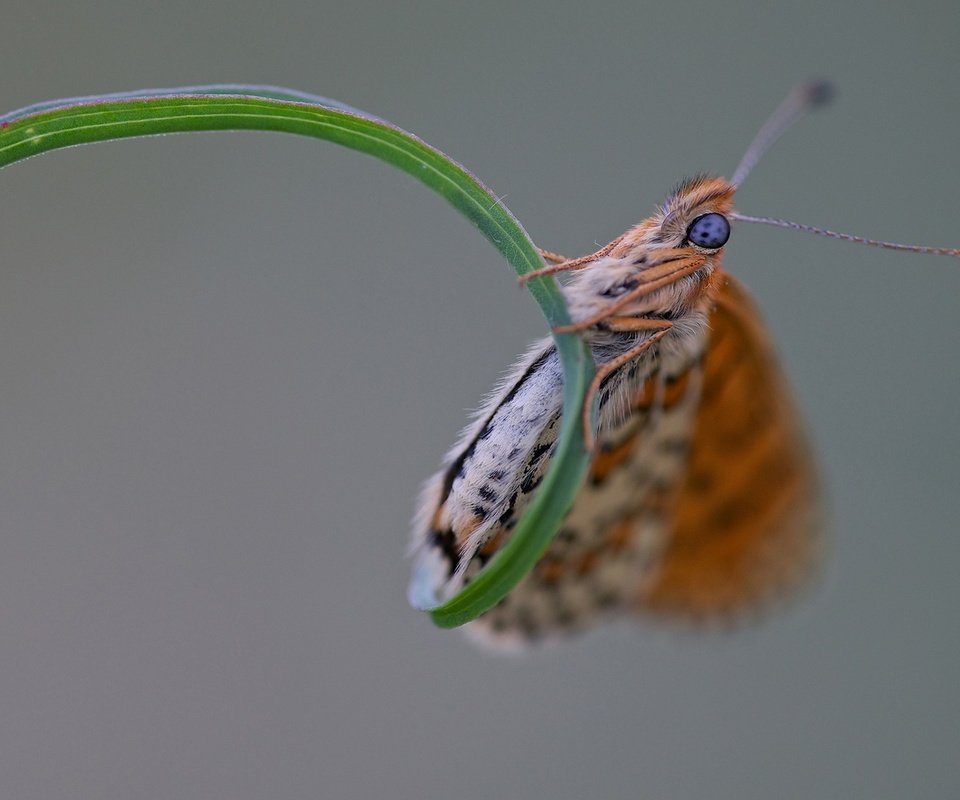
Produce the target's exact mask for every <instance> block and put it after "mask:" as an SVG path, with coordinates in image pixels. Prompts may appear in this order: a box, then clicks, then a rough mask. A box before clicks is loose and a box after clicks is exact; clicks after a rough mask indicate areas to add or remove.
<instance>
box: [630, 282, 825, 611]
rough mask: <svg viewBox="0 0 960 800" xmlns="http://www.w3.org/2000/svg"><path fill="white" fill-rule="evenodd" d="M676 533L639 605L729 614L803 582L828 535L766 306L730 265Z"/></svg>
mask: <svg viewBox="0 0 960 800" xmlns="http://www.w3.org/2000/svg"><path fill="white" fill-rule="evenodd" d="M675 502H676V504H675V511H674V515H673V518H672V524H671V526H670V532H669V535H668V536H667V538H666V543H665V546H664V549H663V552H662V554H661V557H660V561H659V564H658V566H657V568H656V569H655V570H654V571H652V572H651V573H650V574H649V576H648V577H647V579H646V580H644V582H643V584H642V586H641V591H640V596H639V606H640V608H641V609H642V610H645V611H649V612H654V613H657V614H667V615H674V616H680V617H684V618H689V619H710V618H731V617H733V616H735V615H737V614H740V613H743V612H747V611H750V610H753V609H756V608H758V607H760V606H762V605H763V604H765V603H767V602H768V601H770V600H773V599H775V598H777V597H778V596H781V595H783V594H784V593H786V592H788V591H790V590H791V589H793V588H795V587H796V586H797V585H798V584H800V583H801V582H802V580H803V578H804V577H806V576H807V575H808V574H809V573H810V571H811V569H810V568H811V566H812V565H813V564H814V563H815V562H816V560H817V555H818V553H819V549H820V548H819V544H820V514H819V503H818V500H817V482H816V478H815V473H814V469H813V466H812V461H811V458H810V455H809V452H808V450H807V446H806V443H805V440H804V436H803V433H802V430H801V426H800V424H799V422H798V417H797V414H796V411H795V409H794V406H793V404H792V402H791V400H790V394H789V391H788V389H787V387H786V384H785V381H784V379H783V377H782V375H781V374H780V371H779V369H778V366H777V360H776V357H775V355H774V354H773V353H772V351H771V348H770V343H769V337H768V336H767V334H766V332H765V330H764V329H763V326H762V324H761V322H760V317H759V315H758V313H757V310H756V308H755V306H754V304H753V302H752V301H751V300H750V298H749V297H748V295H747V293H746V291H745V290H744V289H743V288H742V287H741V286H740V284H739V283H737V282H736V281H735V280H734V279H733V278H732V277H730V276H728V275H724V276H723V280H722V281H721V282H720V283H719V286H718V288H717V292H716V305H715V307H714V310H713V312H712V314H711V317H710V345H709V348H708V349H707V352H706V355H705V358H704V361H703V389H702V393H701V397H700V403H699V407H698V410H697V414H696V419H695V422H694V430H693V436H692V438H691V447H690V453H689V456H688V461H687V466H686V469H685V471H684V474H683V477H682V480H681V483H680V486H679V491H678V494H677V496H676V501H675Z"/></svg>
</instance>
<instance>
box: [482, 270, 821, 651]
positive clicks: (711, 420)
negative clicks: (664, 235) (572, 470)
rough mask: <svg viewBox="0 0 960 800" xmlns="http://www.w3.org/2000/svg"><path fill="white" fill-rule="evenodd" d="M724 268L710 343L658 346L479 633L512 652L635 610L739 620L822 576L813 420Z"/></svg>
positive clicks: (752, 309) (743, 294) (706, 340)
mask: <svg viewBox="0 0 960 800" xmlns="http://www.w3.org/2000/svg"><path fill="white" fill-rule="evenodd" d="M718 278H719V279H718V280H717V281H716V283H715V285H714V287H713V294H714V299H715V305H714V307H713V310H712V312H711V314H710V316H709V330H708V333H707V334H706V336H705V337H704V339H703V340H702V343H701V344H700V346H699V347H697V346H696V345H694V346H692V347H690V348H688V351H687V352H686V353H685V354H684V355H683V356H682V357H681V358H680V359H679V360H677V359H675V360H674V361H673V363H671V361H670V358H669V356H668V354H664V353H661V354H660V358H659V361H658V363H657V365H656V366H655V367H654V368H653V369H652V371H648V372H647V373H646V374H647V377H646V378H645V380H644V382H643V384H642V387H641V388H640V389H639V391H637V392H635V393H634V394H633V395H632V400H631V402H630V407H629V409H628V413H627V414H626V415H625V419H624V421H623V423H622V424H621V425H620V426H619V427H616V428H615V429H614V430H610V431H607V433H606V434H605V435H604V436H601V438H600V442H601V449H600V451H599V453H598V455H597V456H596V457H595V459H594V461H593V464H592V466H591V474H590V476H589V478H588V480H587V483H586V484H585V485H584V486H583V487H582V488H581V490H580V492H579V494H578V495H577V498H576V500H575V502H574V505H573V508H572V509H571V511H570V514H569V515H568V517H567V519H566V520H565V522H564V525H563V527H562V528H561V530H560V532H559V534H558V536H557V538H556V539H555V540H554V542H553V543H552V544H551V546H550V548H549V549H548V551H547V553H546V555H545V556H544V558H543V559H542V560H541V561H540V562H539V563H538V564H537V566H536V567H535V568H534V570H533V571H532V573H531V574H530V575H529V576H527V577H526V578H525V579H524V580H523V581H522V582H521V583H520V584H519V585H518V586H517V587H516V589H514V591H513V592H511V594H510V595H508V596H507V597H506V598H505V599H504V600H503V601H502V602H501V603H500V604H499V605H498V606H496V607H495V608H493V609H491V610H490V611H489V612H487V613H486V614H485V615H484V616H482V617H481V618H480V619H478V620H476V621H475V622H473V623H471V624H470V625H469V626H467V632H468V633H469V634H470V635H471V636H472V638H476V639H478V640H480V641H482V642H483V643H485V644H489V645H493V646H495V647H500V648H511V647H514V648H515V647H518V646H523V645H525V644H528V643H530V642H534V641H539V640H542V639H545V638H550V637H553V636H556V635H564V634H569V633H572V632H575V631H577V630H580V629H583V628H586V627H589V626H591V625H594V624H596V623H598V622H600V621H601V620H603V619H604V618H607V617H610V616H613V615H616V614H622V613H623V612H625V611H631V610H633V611H635V610H638V609H639V610H640V611H641V612H645V613H655V614H659V615H669V616H673V617H681V618H686V619H698V620H708V619H730V618H732V617H734V616H736V615H738V614H742V613H744V612H747V611H749V610H753V609H757V608H759V607H760V606H762V605H763V604H764V603H766V602H768V601H770V600H772V599H774V598H775V597H777V596H780V595H782V594H784V593H786V592H787V591H789V590H790V589H792V588H794V587H796V586H797V585H798V584H799V583H800V582H801V579H802V578H803V577H804V576H806V575H807V574H809V572H810V567H811V565H812V564H813V563H814V562H815V560H816V559H815V556H816V555H817V552H818V549H819V548H818V543H819V517H818V513H817V510H818V504H817V497H816V495H817V492H816V480H815V476H814V470H813V467H812V462H811V459H810V456H809V453H808V450H807V447H806V444H805V440H804V437H803V434H802V431H801V426H800V424H799V422H798V417H797V414H796V412H795V409H794V407H793V405H792V403H791V401H790V395H789V392H788V389H787V387H786V384H785V381H784V379H783V377H782V375H781V374H780V371H779V368H778V365H777V360H776V357H775V355H774V354H773V353H772V351H771V349H770V345H769V338H768V336H767V334H766V332H765V331H764V329H763V326H762V324H761V323H760V320H759V316H758V313H757V311H756V309H755V307H754V305H753V303H752V302H751V301H750V299H749V297H748V296H747V294H746V292H745V290H744V289H743V288H742V287H741V286H740V285H739V284H738V283H737V282H736V281H734V280H733V278H731V277H729V276H727V275H725V274H724V275H720V276H718ZM620 377H624V376H622V375H621V376H620ZM602 397H603V396H602V395H601V400H602Z"/></svg>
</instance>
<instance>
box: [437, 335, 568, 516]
mask: <svg viewBox="0 0 960 800" xmlns="http://www.w3.org/2000/svg"><path fill="white" fill-rule="evenodd" d="M551 353H553V348H552V347H549V348H547V349H546V350H544V351H543V352H542V353H541V354H540V355H539V356H537V357H536V358H535V359H534V360H533V361H532V362H531V364H530V366H529V367H527V369H526V370H525V371H524V373H523V375H521V376H520V377H519V379H518V380H517V382H516V383H515V384H513V386H512V387H510V391H509V392H507V394H506V395H505V396H504V398H503V400H501V401H500V402H499V403H498V404H497V407H496V408H494V409H493V411H491V412H490V416H489V417H487V419H486V421H485V422H484V424H483V427H481V429H480V431H479V432H478V433H477V435H476V436H475V437H474V438H473V441H471V442H470V443H469V444H468V445H467V446H466V448H464V451H463V452H462V453H461V454H460V455H459V456H458V457H457V458H456V459H455V460H454V461H453V463H452V464H451V465H450V466H449V467H448V468H447V471H446V473H445V474H444V476H443V491H442V492H441V495H440V502H441V503H443V502H444V501H445V500H446V499H447V497H448V496H449V495H450V490H451V489H452V488H453V482H454V481H455V480H456V479H457V478H458V477H463V474H464V470H465V468H466V463H467V461H469V460H470V458H471V456H473V453H474V451H475V450H476V449H477V442H480V441H483V440H484V439H486V438H487V437H489V436H490V434H491V433H492V432H493V426H492V424H491V423H492V421H493V418H494V417H495V416H496V414H497V411H499V410H500V409H501V408H502V407H503V405H504V404H506V403H509V402H510V401H511V400H512V399H513V398H514V397H516V395H517V392H519V391H520V389H521V388H522V387H523V385H524V384H525V383H526V382H527V381H528V380H529V379H530V376H531V375H533V373H534V372H536V371H537V370H538V369H539V368H540V367H541V366H542V365H543V363H544V362H545V361H546V360H547V358H549V356H550V354H551ZM515 450H516V455H519V450H518V449H516V448H515ZM516 455H513V454H511V456H509V457H510V458H516Z"/></svg>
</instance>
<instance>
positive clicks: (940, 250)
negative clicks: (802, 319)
mask: <svg viewBox="0 0 960 800" xmlns="http://www.w3.org/2000/svg"><path fill="white" fill-rule="evenodd" d="M728 216H729V217H730V219H735V220H738V221H739V222H759V223H760V224H762V225H775V226H776V227H778V228H789V229H790V230H794V231H803V232H804V233H815V234H817V236H829V237H830V238H831V239H843V240H844V241H845V242H856V243H857V244H865V245H869V246H870V247H882V248H884V249H885V250H904V251H906V252H908V253H932V254H934V255H938V256H956V257H960V248H951V247H927V246H926V245H923V244H897V243H896V242H882V241H880V240H879V239H867V238H865V237H863V236H854V235H853V234H851V233H837V232H836V231H828V230H826V229H825V228H816V227H814V226H813V225H804V224H803V223H800V222H790V221H789V220H785V219H775V218H773V217H751V216H748V215H747V214H740V213H738V212H736V211H735V212H733V213H732V214H728Z"/></svg>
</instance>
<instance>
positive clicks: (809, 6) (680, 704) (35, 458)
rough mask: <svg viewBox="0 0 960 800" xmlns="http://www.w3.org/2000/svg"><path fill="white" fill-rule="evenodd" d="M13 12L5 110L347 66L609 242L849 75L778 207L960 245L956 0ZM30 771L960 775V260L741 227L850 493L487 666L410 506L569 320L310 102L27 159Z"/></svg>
mask: <svg viewBox="0 0 960 800" xmlns="http://www.w3.org/2000/svg"><path fill="white" fill-rule="evenodd" d="M909 8H910V11H909V13H907V12H905V11H904V10H903V8H901V7H900V4H896V3H884V4H872V5H869V6H867V5H866V4H863V5H862V6H861V5H860V4H852V3H851V4H839V6H838V4H836V3H834V2H825V1H824V2H820V1H819V0H818V1H817V2H805V3H795V4H777V5H776V8H775V10H774V7H773V6H762V5H760V4H751V3H729V4H725V5H722V6H721V5H718V4H716V3H706V2H701V3H694V4H684V3H655V4H654V3H646V4H642V5H641V4H637V3H632V2H623V1H621V2H610V3H606V2H599V3H593V4H584V3H581V2H528V3H523V4H516V3H505V2H486V3H470V4H467V3H439V2H438V3H412V4H405V3H386V2H380V3H376V2H356V1H354V2H352V3H349V4H345V3H326V2H296V1H294V0H289V1H288V0H280V1H279V2H276V3H272V4H270V5H269V6H268V5H264V4H261V3H254V2H238V0H231V2H221V1H220V0H215V1H214V2H208V3H203V4H197V3H193V2H190V3H187V2H180V1H179V0H168V2H165V3H138V2H132V3H131V2H130V1H129V0H124V2H120V0H116V1H114V0H101V2H97V3H95V4H84V3H65V2H44V0H38V2H33V3H29V4H19V6H17V7H16V8H13V7H11V8H8V9H7V10H6V12H5V15H4V24H3V27H2V30H0V71H2V76H3V77H2V79H0V89H2V97H0V100H2V104H0V105H2V108H3V110H9V109H13V108H16V107H18V106H22V105H26V104H28V103H31V102H34V101H38V100H42V99H48V98H53V97H61V96H68V95H76V94H86V93H94V92H105V91H116V90H124V89H136V88H143V87H151V86H171V85H178V84H189V83H199V82H212V81H247V82H264V83H267V82H269V83H276V84H284V85H289V86H294V87H298V88H300V89H304V90H307V91H313V92H317V93H320V94H326V95H329V96H332V97H337V98H340V99H342V100H344V101H346V102H348V103H352V104H355V105H357V106H359V107H361V108H364V109H367V110H370V111H372V112H374V113H376V114H379V115H382V116H384V117H386V118H388V119H390V120H393V121H395V122H396V123H398V124H400V125H402V126H404V127H406V128H407V129H409V130H411V131H414V132H415V133H417V134H419V135H421V136H422V137H424V138H425V139H426V140H427V141H429V142H431V143H432V144H435V145H436V146H438V147H440V148H441V149H443V150H445V151H446V152H448V153H450V154H451V155H452V156H454V157H455V158H457V159H458V160H460V161H461V162H462V163H464V164H466V165H467V166H468V167H469V168H471V169H472V170H473V171H475V172H476V173H477V174H478V175H479V176H481V177H482V178H483V179H484V180H485V181H486V182H487V183H488V184H489V185H490V186H491V187H492V188H493V189H494V191H496V192H497V193H499V194H502V195H505V202H506V203H507V204H508V205H509V206H510V208H511V209H512V210H513V211H514V212H515V213H516V214H517V216H518V217H519V218H520V220H521V221H522V222H523V223H524V224H525V226H526V227H527V229H528V230H529V231H530V233H531V235H532V236H533V238H534V239H535V241H537V242H538V243H540V244H542V245H543V246H545V247H549V248H551V249H554V250H558V251H560V252H566V253H569V254H571V255H576V254H580V253H583V252H587V251H589V250H591V249H592V248H593V247H594V244H595V243H603V242H606V241H608V240H609V239H611V238H612V237H613V236H615V235H617V234H619V233H620V232H621V231H622V230H624V229H625V228H626V227H627V226H629V225H631V224H632V223H634V222H635V221H636V220H638V219H639V218H641V217H642V216H645V215H646V214H647V213H649V212H650V210H651V209H652V207H653V205H654V204H655V203H657V202H658V201H660V200H661V199H662V197H663V196H664V194H665V193H666V192H667V191H668V190H669V189H670V188H671V187H672V186H673V185H674V183H675V182H676V181H677V180H678V179H680V178H681V177H683V176H684V175H689V174H691V173H693V172H696V171H699V170H712V171H717V172H720V173H726V174H728V175H729V173H730V171H732V169H733V167H734V166H735V164H736V163H737V161H738V159H739V157H740V155H741V152H742V150H743V148H744V147H745V146H746V144H747V142H748V141H749V140H750V138H751V137H752V136H753V134H754V132H755V131H756V129H757V127H758V126H759V125H760V123H761V122H762V121H763V119H764V118H765V117H766V115H767V114H768V113H769V112H770V111H771V110H772V109H773V107H774V106H775V105H776V104H777V103H778V102H779V101H780V99H781V97H782V96H783V95H784V94H785V92H786V91H787V90H788V89H789V88H790V86H791V85H792V84H794V83H795V82H796V81H797V80H800V79H804V78H807V77H811V76H821V75H822V76H827V77H830V78H832V79H834V80H835V81H836V83H837V85H838V88H839V95H838V98H837V100H836V102H835V104H834V105H833V106H832V107H831V108H829V109H828V110H826V111H824V112H822V113H818V114H817V115H815V116H814V117H811V118H810V119H808V120H806V121H804V122H803V123H802V124H801V125H800V126H799V127H798V128H797V129H795V130H793V131H791V133H790V134H789V135H788V136H787V137H786V139H785V140H784V141H782V142H781V143H780V144H779V145H778V146H777V147H776V148H775V149H774V150H773V151H772V152H771V153H770V154H769V155H768V156H767V157H766V158H765V159H764V161H763V162H762V163H761V164H760V166H759V167H758V168H757V170H756V172H755V173H754V174H753V175H752V176H751V177H750V179H749V180H748V181H747V183H746V184H745V186H744V188H743V190H742V191H741V192H740V196H739V207H740V209H741V210H742V211H744V212H746V213H755V214H768V215H776V216H785V217H788V218H791V219H795V220H798V221H803V222H808V223H811V224H819V225H825V226H829V227H833V228H836V229H839V230H843V231H849V232H852V233H860V234H863V235H869V236H877V237H885V238H889V239H894V240H901V241H904V240H905V241H909V242H921V243H926V244H936V245H960V230H958V226H957V218H958V208H960V201H958V198H957V191H956V186H957V177H958V164H960V160H958V156H957V141H958V138H960V112H958V77H960V56H958V51H957V48H956V41H957V35H958V33H960V16H958V14H957V10H956V6H955V4H954V3H953V2H942V3H936V2H914V3H911V4H910V6H909ZM0 219H2V224H0V230H2V243H3V244H2V250H0V252H2V256H3V263H2V272H0V372H2V375H3V385H2V389H0V796H2V797H4V798H43V799H44V800H55V799H56V798H68V797H69V798H97V800H108V799H111V800H112V798H167V797H169V798H205V799H207V800H216V799H218V798H224V799H225V800H226V799H227V798H229V799H231V800H236V799H244V800H245V799H246V798H316V797H321V798H327V797H329V798H371V797H390V798H434V797H454V798H481V797H511V798H582V797H604V798H621V797H624V798H625V797H645V798H678V797H691V798H692V797H709V798H738V799H739V798H769V797H797V798H800V797H810V798H853V797H870V798H904V797H910V798H946V797H957V796H960V758H958V755H957V754H958V741H960V735H958V734H960V685H958V680H957V676H958V675H960V616H958V611H957V609H958V606H960V581H958V580H957V568H958V562H960V537H958V527H960V526H958V523H957V504H958V497H960V491H958V478H960V424H958V413H957V409H958V399H957V398H958V395H960V370H958V368H957V354H958V345H960V318H958V314H957V311H958V309H960V264H958V262H956V261H952V260H949V259H938V258H933V257H923V256H909V255H900V254H895V253H885V252H877V251H872V250H868V249H866V248H858V247H854V246H852V245H849V244H845V243H840V242H833V241H829V240H824V239H818V238H814V237H807V236H802V235H798V234H794V233H790V232H786V231H777V230H772V229H763V228H757V227H755V226H754V227H746V226H740V227H739V228H738V229H737V230H736V231H735V234H734V239H733V240H732V241H731V243H730V245H729V247H728V252H727V260H726V263H727V266H728V268H729V269H730V270H731V271H732V272H734V273H735V274H736V275H738V276H739V277H740V278H742V279H743V280H744V281H745V282H746V283H747V284H748V285H749V286H750V287H751V288H752V290H753V292H754V293H755V295H756V296H757V297H758V299H759V301H760V303H761V305H762V307H763V309H764V311H765V314H766V318H767V320H768V322H769V325H770V327H771V329H772V331H773V334H774V336H775V338H776V340H777V342H778V345H779V348H780V351H781V353H782V356H783V360H784V362H785V365H786V369H787V370H788V372H789V375H790V377H791V380H792V382H793V383H794V385H795V387H796V393H797V395H798V397H799V399H800V402H801V404H802V407H803V409H804V411H805V414H806V418H807V421H808V423H809V428H810V432H811V436H812V438H813V439H814V441H815V443H816V446H817V452H818V454H819V459H820V463H821V464H822V468H823V473H824V476H825V480H826V482H827V484H828V486H829V492H830V495H831V507H832V515H833V530H834V539H833V550H832V553H831V556H830V559H829V562H828V564H827V567H826V569H825V571H824V573H823V575H822V577H821V580H820V581H819V583H817V585H816V586H815V587H814V588H813V589H812V591H810V592H807V593H806V594H805V595H804V596H803V597H802V598H800V599H799V601H798V602H796V603H794V604H792V605H791V606H790V607H789V608H788V609H786V610H785V611H783V612H781V613H778V614H775V615H772V616H770V617H769V618H767V619H765V620H764V621H763V622H762V624H760V625H757V626H754V627H750V628H747V629H746V630H744V631H741V632H738V633H736V634H734V635H723V634H720V633H708V634H697V633H695V632H689V631H677V630H673V629H670V628H669V627H668V628H664V627H658V626H657V625H654V624H651V623H645V624H642V625H633V624H621V625H614V626H611V627H607V628H604V629H602V630H598V631H597V632H595V633H592V634H590V635H587V636H585V637H583V638H581V639H578V640H576V641H573V642H570V643H568V644H563V645H561V646H560V647H558V648H554V649H552V650H547V651H540V652H537V653H535V654H533V655H532V656H530V657H528V658H524V659H519V660H517V659H507V660H504V659H503V658H497V657H492V656H490V655H488V654H485V653H484V652H482V651H478V650H476V649H475V648H473V647H472V646H471V645H469V644H468V643H467V642H466V641H464V640H463V638H462V637H461V636H460V635H459V634H458V633H456V632H443V631H439V630H436V629H435V628H433V627H432V625H431V624H430V622H429V620H428V619H427V618H426V617H425V616H423V615H421V614H418V613H416V612H414V611H412V610H411V609H409V608H408V607H407V605H406V602H405V599H404V590H405V584H406V579H407V571H408V564H407V561H406V559H405V555H404V552H405V547H406V543H407V535H408V534H407V529H408V519H409V517H410V515H411V513H412V511H413V504H414V498H415V496H416V493H417V491H418V487H419V484H420V482H421V480H422V479H423V478H425V477H426V476H427V475H429V474H430V473H431V472H432V471H433V470H434V469H436V467H437V464H438V462H439V459H440V457H441V455H442V453H443V452H444V451H445V449H446V448H447V447H448V446H449V445H450V444H451V443H452V441H453V439H454V437H455V436H456V433H457V431H458V429H459V427H460V426H461V425H462V424H463V423H464V421H465V420H466V414H467V409H469V408H472V407H473V406H474V405H475V404H476V403H477V402H478V400H479V399H480V397H481V396H482V395H483V393H484V392H485V391H487V390H488V389H489V388H490V387H491V386H492V384H493V383H494V382H495V381H496V379H497V377H498V376H499V374H500V372H501V370H502V369H504V368H505V367H506V366H507V365H508V364H509V363H510V362H511V360H512V359H513V358H514V356H515V355H516V354H517V353H518V352H520V351H521V350H522V349H523V348H524V347H525V345H526V343H527V341H528V340H529V339H531V338H533V337H535V336H538V335H540V334H541V333H542V332H543V331H544V324H543V322H542V320H541V318H540V315H539V312H538V310H537V308H536V306H535V305H534V303H533V302H532V301H531V300H530V299H529V298H528V297H527V296H526V295H525V294H524V293H523V292H521V291H520V290H518V289H517V287H516V285H515V282H514V280H513V276H512V273H511V272H510V270H509V268H508V267H507V266H506V265H504V264H503V263H502V261H501V260H500V258H499V256H498V255H497V253H496V252H495V251H494V250H493V249H492V248H491V247H490V245H488V244H487V242H486V241H484V240H483V239H482V237H481V236H480V235H479V234H478V233H477V232H476V231H475V230H474V229H473V228H471V226H470V225H469V224H468V223H466V222H464V221H463V220H462V218H460V217H459V216H458V215H457V214H456V213H455V212H453V211H452V210H451V209H449V208H448V207H447V206H445V205H444V203H443V202H442V201H441V200H440V199H438V198H437V197H436V196H434V195H432V194H431V193H430V192H429V191H427V190H426V189H424V188H423V187H421V186H420V185H419V184H417V183H415V182H414V181H412V180H411V179H410V178H408V177H407V176H405V175H403V174H400V173H398V172H396V171H394V170H392V169H391V168H389V167H387V166H385V165H383V164H381V163H379V162H376V161H374V160H372V159H369V158H364V157H361V156H359V155H358V154H356V153H353V152H350V151H346V150H341V149H338V148H337V147H335V146H333V145H330V144H326V143H320V142H316V141H313V140H307V139H297V138H292V137H283V136H278V135H273V134H251V133H232V134H205V135H191V136H171V137H166V138H163V139H151V140H141V141H127V142H120V143H111V144H101V145H97V146H95V147H87V148H81V149H74V150H70V151H63V152H58V153H53V154H50V155H46V156H43V157H42V158H39V159H36V160H33V161H30V162H27V163H25V164H19V165H16V166H14V167H11V168H9V169H6V170H4V171H3V173H2V174H0Z"/></svg>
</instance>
